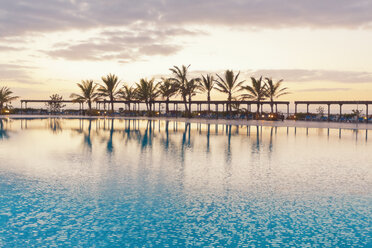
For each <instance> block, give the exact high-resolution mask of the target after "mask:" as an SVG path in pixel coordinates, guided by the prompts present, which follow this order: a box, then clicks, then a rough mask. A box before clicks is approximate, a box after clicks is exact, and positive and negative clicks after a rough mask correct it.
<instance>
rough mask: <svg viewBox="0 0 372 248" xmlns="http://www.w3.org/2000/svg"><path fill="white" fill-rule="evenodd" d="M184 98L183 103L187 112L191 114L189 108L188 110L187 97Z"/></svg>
mask: <svg viewBox="0 0 372 248" xmlns="http://www.w3.org/2000/svg"><path fill="white" fill-rule="evenodd" d="M182 97H183V102H184V103H185V112H186V113H187V112H189V110H188V108H187V100H186V96H182Z"/></svg>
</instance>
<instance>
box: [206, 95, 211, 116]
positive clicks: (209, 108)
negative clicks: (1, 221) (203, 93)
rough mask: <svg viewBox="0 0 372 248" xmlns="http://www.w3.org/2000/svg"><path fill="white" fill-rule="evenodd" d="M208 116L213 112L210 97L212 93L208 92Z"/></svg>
mask: <svg viewBox="0 0 372 248" xmlns="http://www.w3.org/2000/svg"><path fill="white" fill-rule="evenodd" d="M207 100H208V114H209V113H210V112H211V103H210V102H211V96H210V93H209V92H208V98H207Z"/></svg>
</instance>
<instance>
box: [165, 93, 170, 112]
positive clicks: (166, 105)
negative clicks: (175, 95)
mask: <svg viewBox="0 0 372 248" xmlns="http://www.w3.org/2000/svg"><path fill="white" fill-rule="evenodd" d="M168 105H169V97H168V98H167V102H166V103H165V113H167V114H168V113H169V106H168Z"/></svg>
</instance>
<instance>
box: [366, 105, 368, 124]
mask: <svg viewBox="0 0 372 248" xmlns="http://www.w3.org/2000/svg"><path fill="white" fill-rule="evenodd" d="M366 117H367V120H366V121H367V123H368V104H366Z"/></svg>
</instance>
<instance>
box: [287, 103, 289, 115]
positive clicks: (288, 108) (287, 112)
mask: <svg viewBox="0 0 372 248" xmlns="http://www.w3.org/2000/svg"><path fill="white" fill-rule="evenodd" d="M288 117H289V103H288V104H287V118H288Z"/></svg>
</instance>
